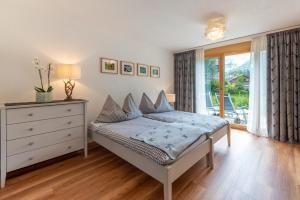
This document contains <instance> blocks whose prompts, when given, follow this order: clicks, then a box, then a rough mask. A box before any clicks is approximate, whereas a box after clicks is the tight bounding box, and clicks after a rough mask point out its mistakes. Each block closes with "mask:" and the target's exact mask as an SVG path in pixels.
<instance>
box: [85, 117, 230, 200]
mask: <svg viewBox="0 0 300 200" xmlns="http://www.w3.org/2000/svg"><path fill="white" fill-rule="evenodd" d="M164 126H168V127H170V128H171V129H170V130H172V131H173V130H175V128H176V127H177V128H178V126H181V127H182V128H183V129H184V130H185V131H191V132H195V127H192V126H191V125H185V124H183V123H176V122H173V123H169V122H164V121H159V120H153V119H149V118H145V117H139V118H136V119H133V120H128V121H123V122H117V123H94V122H92V123H90V125H89V133H90V136H91V138H92V139H93V140H94V141H95V142H97V143H98V144H100V145H101V146H103V147H104V148H106V149H108V150H109V151H111V152H113V153H114V154H116V155H118V156H119V157H121V158H123V159H124V160H126V161H127V162H129V163H131V164H132V165H134V166H136V167H137V168H139V169H140V170H142V171H144V172H145V173H147V174H148V175H150V176H152V177H153V178H155V179H156V180H158V181H159V182H161V183H162V184H163V185H164V199H165V200H171V199H172V183H173V182H174V181H175V180H176V179H177V178H178V177H179V176H181V175H182V174H183V173H184V172H186V171H187V170H188V169H189V168H190V167H192V166H193V165H194V164H195V163H197V162H198V161H199V160H200V159H201V158H203V157H204V156H206V158H207V164H208V166H210V167H211V168H213V167H214V159H213V156H214V154H213V152H214V151H213V143H214V141H216V139H217V138H221V136H223V135H224V133H227V132H229V131H230V129H229V126H223V127H220V128H219V129H218V130H216V131H215V132H214V133H209V134H208V129H204V131H203V133H202V134H201V135H200V136H199V137H198V138H197V140H195V141H194V142H192V143H191V144H187V145H186V146H185V147H186V148H182V152H179V153H178V152H176V153H178V154H177V156H175V157H174V156H173V158H171V157H172V156H170V154H167V153H166V152H164V151H163V150H161V149H159V148H157V147H155V146H152V145H149V144H146V143H144V142H143V141H140V140H138V139H133V138H132V137H134V135H136V133H144V132H147V131H149V129H152V128H154V127H156V128H157V129H158V130H160V129H161V128H162V127H164ZM196 128H197V127H196ZM172 131H171V132H172ZM172 134H173V132H172ZM214 137H216V139H214Z"/></svg>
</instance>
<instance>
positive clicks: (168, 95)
mask: <svg viewBox="0 0 300 200" xmlns="http://www.w3.org/2000/svg"><path fill="white" fill-rule="evenodd" d="M166 97H167V100H168V102H169V103H174V102H175V100H176V99H175V98H176V95H175V94H166Z"/></svg>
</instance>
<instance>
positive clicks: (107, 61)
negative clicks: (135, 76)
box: [100, 58, 119, 74]
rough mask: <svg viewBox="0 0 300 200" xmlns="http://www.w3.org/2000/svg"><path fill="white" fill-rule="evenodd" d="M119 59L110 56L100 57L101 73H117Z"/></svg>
mask: <svg viewBox="0 0 300 200" xmlns="http://www.w3.org/2000/svg"><path fill="white" fill-rule="evenodd" d="M118 64H119V61H118V60H115V59H111V58H101V59H100V69H101V70H100V71H101V73H108V74H118V72H119V68H118V67H119V66H118Z"/></svg>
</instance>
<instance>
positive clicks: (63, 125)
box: [7, 115, 84, 140]
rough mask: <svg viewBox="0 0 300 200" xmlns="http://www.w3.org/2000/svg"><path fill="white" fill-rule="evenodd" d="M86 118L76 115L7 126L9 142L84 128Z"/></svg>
mask: <svg viewBox="0 0 300 200" xmlns="http://www.w3.org/2000/svg"><path fill="white" fill-rule="evenodd" d="M83 124H84V116H83V115H75V116H70V117H62V118H56V119H47V120H41V121H35V122H26V123H20V124H10V125H7V140H13V139H17V138H22V137H28V136H33V135H38V134H42V133H50V132H53V131H58V130H63V129H69V128H74V127H78V126H83Z"/></svg>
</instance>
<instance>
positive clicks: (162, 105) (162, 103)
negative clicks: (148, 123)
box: [154, 90, 174, 113]
mask: <svg viewBox="0 0 300 200" xmlns="http://www.w3.org/2000/svg"><path fill="white" fill-rule="evenodd" d="M154 107H155V109H156V112H158V113H162V112H170V111H173V110H174V108H173V107H172V106H171V105H170V104H169V102H168V100H167V97H166V94H165V92H164V91H163V90H162V91H161V92H160V93H159V95H158V97H157V100H156V102H155V104H154Z"/></svg>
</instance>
